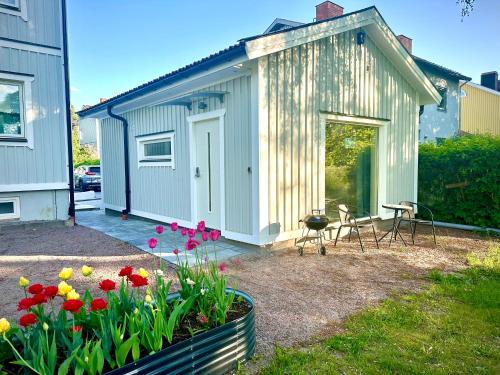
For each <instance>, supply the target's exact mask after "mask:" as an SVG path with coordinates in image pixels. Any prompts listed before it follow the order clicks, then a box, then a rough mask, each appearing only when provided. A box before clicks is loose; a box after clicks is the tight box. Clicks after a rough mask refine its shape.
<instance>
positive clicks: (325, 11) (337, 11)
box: [316, 1, 344, 21]
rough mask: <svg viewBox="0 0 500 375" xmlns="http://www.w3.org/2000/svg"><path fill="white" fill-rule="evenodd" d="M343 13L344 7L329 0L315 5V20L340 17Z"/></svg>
mask: <svg viewBox="0 0 500 375" xmlns="http://www.w3.org/2000/svg"><path fill="white" fill-rule="evenodd" d="M342 14H344V8H342V7H341V6H340V5H337V4H334V3H332V2H331V1H324V2H322V3H321V4H318V5H316V21H322V20H326V19H328V18H334V17H340V16H341V15H342Z"/></svg>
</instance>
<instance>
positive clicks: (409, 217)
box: [398, 201, 437, 245]
mask: <svg viewBox="0 0 500 375" xmlns="http://www.w3.org/2000/svg"><path fill="white" fill-rule="evenodd" d="M399 204H402V205H404V206H408V207H411V208H412V209H411V210H406V211H403V213H402V214H401V217H400V219H399V222H398V229H399V226H400V225H401V222H403V223H408V224H409V225H410V233H411V242H412V243H413V244H414V245H415V234H416V231H417V224H423V225H431V226H432V236H433V237H434V245H436V244H437V242H436V228H435V226H434V215H433V214H432V211H431V210H430V208H429V207H426V206H424V205H422V204H420V203H416V202H410V201H402V202H399ZM415 207H416V208H418V209H419V210H420V209H422V210H424V211H425V212H426V213H427V215H429V217H430V220H426V219H418V218H417V217H416V216H415Z"/></svg>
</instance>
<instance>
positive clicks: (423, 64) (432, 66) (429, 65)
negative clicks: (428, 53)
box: [413, 55, 472, 81]
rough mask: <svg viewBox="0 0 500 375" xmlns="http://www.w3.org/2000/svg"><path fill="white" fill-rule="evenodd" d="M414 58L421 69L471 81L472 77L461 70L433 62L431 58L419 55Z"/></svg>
mask: <svg viewBox="0 0 500 375" xmlns="http://www.w3.org/2000/svg"><path fill="white" fill-rule="evenodd" d="M413 60H415V62H416V63H417V65H418V66H419V67H420V69H422V70H424V73H425V70H431V71H435V72H438V73H439V74H442V75H444V76H446V77H449V78H454V79H456V80H463V81H470V80H471V79H472V78H470V77H467V76H464V75H463V74H460V73H459V72H456V71H454V70H451V69H448V68H445V67H444V66H442V65H438V64H436V63H433V62H431V61H429V60H425V59H423V58H421V57H417V56H415V55H413Z"/></svg>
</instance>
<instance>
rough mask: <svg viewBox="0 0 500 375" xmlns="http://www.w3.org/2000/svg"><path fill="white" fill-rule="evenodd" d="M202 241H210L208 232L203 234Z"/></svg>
mask: <svg viewBox="0 0 500 375" xmlns="http://www.w3.org/2000/svg"><path fill="white" fill-rule="evenodd" d="M201 239H202V240H203V241H208V233H207V232H202V233H201Z"/></svg>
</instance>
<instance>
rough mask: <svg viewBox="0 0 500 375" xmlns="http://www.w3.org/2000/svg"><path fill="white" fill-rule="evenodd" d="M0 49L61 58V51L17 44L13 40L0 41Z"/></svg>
mask: <svg viewBox="0 0 500 375" xmlns="http://www.w3.org/2000/svg"><path fill="white" fill-rule="evenodd" d="M0 47H5V48H13V49H19V50H21V51H28V52H36V53H43V54H46V55H52V56H59V57H61V56H62V51H61V50H60V49H58V48H56V47H45V46H39V45H33V44H27V43H23V42H17V41H14V40H4V39H0Z"/></svg>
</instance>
